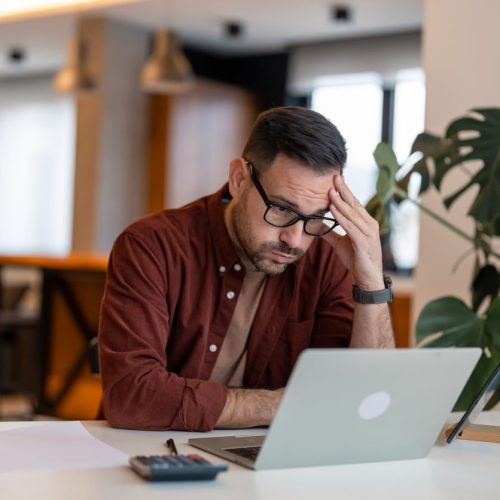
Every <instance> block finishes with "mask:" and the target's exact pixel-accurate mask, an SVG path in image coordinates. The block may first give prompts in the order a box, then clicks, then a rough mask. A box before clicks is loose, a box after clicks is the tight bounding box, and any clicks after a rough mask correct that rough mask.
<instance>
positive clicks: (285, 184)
mask: <svg viewBox="0 0 500 500" xmlns="http://www.w3.org/2000/svg"><path fill="white" fill-rule="evenodd" d="M254 167H256V168H258V165H256V166H254ZM333 174H334V172H333V171H332V172H331V173H328V174H326V175H319V174H317V173H316V172H314V171H313V170H312V169H311V168H309V167H307V166H303V165H302V164H300V163H298V162H296V161H295V160H292V159H290V158H288V157H287V156H285V155H282V154H279V155H278V156H276V158H275V160H274V162H273V163H272V164H271V166H270V167H269V168H268V169H267V170H265V171H264V172H263V173H261V174H259V175H258V177H259V180H260V183H261V184H262V187H263V188H264V190H265V192H266V194H267V196H268V198H269V199H270V201H271V202H276V203H279V204H281V205H287V206H289V207H291V208H294V209H296V210H299V211H300V212H302V213H303V214H305V215H324V214H325V213H326V212H327V211H328V205H329V202H328V190H329V189H330V188H331V187H332V179H333ZM230 190H231V194H232V196H233V200H232V201H231V203H230V205H229V207H228V209H229V210H228V213H227V219H226V222H227V224H228V228H229V232H230V234H231V237H232V239H233V241H234V243H235V244H236V245H237V246H238V247H239V248H240V249H241V250H242V251H243V253H244V254H246V256H247V257H248V258H249V260H250V261H251V262H252V263H253V265H254V266H255V267H256V269H257V270H259V271H261V272H265V273H268V274H280V273H282V272H283V271H284V270H285V269H286V267H287V266H288V265H289V264H291V263H292V262H295V261H296V260H298V259H299V258H300V257H301V256H302V255H304V253H305V252H306V251H307V249H308V248H309V246H310V245H311V243H312V240H313V238H315V237H316V236H310V235H308V234H306V233H305V232H304V222H303V221H300V220H299V221H298V222H296V223H295V224H293V225H292V226H288V227H275V226H272V225H270V224H268V223H267V222H266V221H265V220H264V218H263V216H264V213H265V211H266V205H265V203H264V201H263V199H262V197H261V195H260V194H259V192H258V191H257V189H256V187H255V185H254V183H253V182H252V180H251V177H250V170H249V167H248V166H247V165H246V164H245V162H244V161H243V160H242V159H237V160H233V162H232V164H231V178H230Z"/></svg>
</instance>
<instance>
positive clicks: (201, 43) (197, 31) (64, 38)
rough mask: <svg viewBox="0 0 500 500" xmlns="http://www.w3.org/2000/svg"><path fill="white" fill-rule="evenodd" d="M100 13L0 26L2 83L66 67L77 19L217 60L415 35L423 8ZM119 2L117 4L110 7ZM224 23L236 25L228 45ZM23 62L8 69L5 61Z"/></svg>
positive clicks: (123, 7)
mask: <svg viewBox="0 0 500 500" xmlns="http://www.w3.org/2000/svg"><path fill="white" fill-rule="evenodd" d="M123 1H124V2H125V3H123V4H119V5H111V6H109V5H108V6H103V7H100V8H97V7H95V6H94V7H92V8H87V9H86V8H79V9H78V12H75V10H76V9H73V10H68V9H66V10H65V11H63V12H62V13H56V14H55V13H54V12H52V13H51V12H48V13H43V12H38V13H37V14H36V15H35V14H32V15H26V16H23V17H22V18H20V19H15V20H13V19H12V18H10V19H9V18H8V19H6V20H5V19H2V18H0V75H11V74H16V73H20V72H21V73H23V72H41V71H49V70H53V69H55V68H57V67H59V66H60V65H61V64H62V62H63V61H64V57H65V46H66V44H67V42H68V40H69V39H70V37H71V36H72V33H73V29H74V23H75V19H76V17H77V16H79V15H89V14H99V15H103V16H106V17H109V18H113V19H117V20H121V21H122V22H126V23H130V24H134V25H137V26H141V27H143V28H144V29H148V30H154V29H158V28H162V27H167V28H173V29H175V30H176V31H177V32H178V33H179V34H180V36H181V38H182V40H183V42H184V43H186V44H189V45H191V46H194V47H197V48H203V49H205V50H209V51H212V52H216V53H221V54H248V53H253V54H255V53H262V52H271V51H279V50H284V49H286V48H287V47H290V46H293V45H301V44H306V43H313V42H315V41H325V40H335V39H345V38H354V37H361V36H368V35H376V34H387V33H395V32H403V31H413V30H416V29H419V28H421V25H422V3H423V0H343V1H341V2H336V1H335V0H177V1H175V0H142V1H134V0H123ZM114 2H115V3H116V2H120V0H114ZM334 5H337V6H347V7H348V8H349V9H350V11H351V20H350V21H335V20H334V19H333V16H332V10H333V6H334ZM228 22H236V23H240V24H241V27H242V30H241V35H240V36H239V37H229V36H228V35H227V33H226V31H225V28H224V27H225V24H226V23H228ZM13 48H21V49H23V50H24V51H25V53H26V54H27V57H26V58H25V60H24V61H23V62H22V63H13V62H12V61H11V60H10V58H9V54H10V53H11V51H12V49H13Z"/></svg>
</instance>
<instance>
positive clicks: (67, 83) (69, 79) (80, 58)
mask: <svg viewBox="0 0 500 500" xmlns="http://www.w3.org/2000/svg"><path fill="white" fill-rule="evenodd" d="M53 86H54V89H55V90H57V91H58V92H86V91H92V90H95V88H96V85H95V82H94V81H93V79H92V78H91V77H90V76H89V75H88V74H87V72H86V70H85V51H84V47H83V45H82V44H81V43H80V42H78V41H77V40H71V41H70V42H69V44H68V54H67V60H66V64H65V65H64V66H63V67H62V68H61V69H60V70H59V71H58V72H57V73H56V75H55V77H54V80H53Z"/></svg>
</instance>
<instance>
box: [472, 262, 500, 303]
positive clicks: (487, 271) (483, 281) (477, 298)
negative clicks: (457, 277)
mask: <svg viewBox="0 0 500 500" xmlns="http://www.w3.org/2000/svg"><path fill="white" fill-rule="evenodd" d="M499 289H500V273H499V272H498V271H497V270H496V267H495V266H492V265H491V264H488V265H486V266H483V267H482V268H481V269H479V271H478V272H477V274H476V277H475V278H474V281H473V282H472V308H473V309H474V310H475V311H477V310H478V308H479V306H480V305H481V303H482V302H483V300H484V299H485V298H486V297H496V296H497V295H498V290H499Z"/></svg>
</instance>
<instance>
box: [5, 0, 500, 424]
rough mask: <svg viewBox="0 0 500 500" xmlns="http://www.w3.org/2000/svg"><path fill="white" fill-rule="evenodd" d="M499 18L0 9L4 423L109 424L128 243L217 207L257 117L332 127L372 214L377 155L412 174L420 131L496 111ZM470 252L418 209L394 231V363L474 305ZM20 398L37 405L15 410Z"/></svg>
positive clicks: (451, 12) (212, 8) (450, 10)
mask: <svg viewBox="0 0 500 500" xmlns="http://www.w3.org/2000/svg"><path fill="white" fill-rule="evenodd" d="M498 19H500V3H499V2H496V1H495V0H477V1H476V2H470V1H468V0H440V1H439V2H432V1H431V0H378V1H377V2H373V1H370V0H346V1H342V2H335V1H334V0H308V1H300V0H274V1H267V2H265V1H263V0H252V1H249V0H211V1H210V2H203V1H199V0H198V1H196V0H182V1H181V0H143V1H137V0H102V1H98V0H81V1H79V0H73V1H63V0H47V1H43V0H4V1H2V2H0V279H1V288H0V289H1V292H2V293H1V294H0V393H1V394H3V397H2V399H1V400H0V406H1V407H2V409H1V412H3V413H4V414H5V413H6V412H7V413H9V414H12V412H14V413H16V412H17V413H19V412H21V413H23V414H26V413H28V414H30V415H31V412H32V411H37V412H42V413H44V414H48V415H55V416H59V417H63V418H93V417H94V416H95V412H96V409H97V406H98V402H99V400H100V385H99V379H98V367H97V366H96V358H95V349H94V347H95V346H94V342H95V336H96V332H97V321H98V311H99V302H100V298H101V296H102V289H103V284H104V279H105V269H106V262H107V254H108V252H109V250H110V249H111V246H112V243H113V241H114V239H115V238H116V236H117V235H118V234H119V232H120V231H121V230H122V229H123V228H124V227H125V226H127V225H128V224H129V223H131V222H132V221H133V220H135V219H137V218H139V217H141V216H143V215H145V214H147V213H150V212H152V211H155V210H160V209H162V208H165V207H177V206H180V205H182V204H184V203H187V202H189V201H191V200H193V199H195V198H198V197H200V196H204V195H206V194H208V193H211V192H213V191H215V190H217V189H218V188H219V187H220V186H221V185H222V184H223V183H224V182H225V180H226V176H227V171H228V165H229V161H230V159H231V158H233V157H235V156H239V155H240V154H241V150H242V146H243V144H244V142H245V138H246V136H247V134H248V131H249V129H250V127H251V124H252V122H253V120H254V119H255V117H256V116H257V114H258V113H259V112H260V111H263V110H265V109H267V108H269V107H272V106H282V105H289V104H293V105H299V106H307V107H310V108H312V109H315V110H317V111H319V112H320V113H322V114H324V115H325V116H327V117H328V118H329V119H330V120H331V121H332V122H333V123H335V125H337V127H338V128H339V129H340V131H341V132H342V134H343V135H344V137H345V138H346V141H347V146H348V162H347V167H346V170H345V176H346V180H347V182H348V184H349V185H350V187H351V189H352V190H353V191H354V193H355V194H356V195H357V196H358V198H359V199H360V201H361V202H363V203H365V202H367V201H368V200H369V199H370V197H371V196H372V195H373V194H374V189H375V181H376V176H377V168H376V165H375V162H374V160H373V157H372V153H373V150H374V149H375V146H376V145H377V143H378V142H380V141H382V140H383V141H385V142H389V143H390V144H392V145H393V147H394V149H395V152H396V154H397V157H398V160H399V162H400V163H404V162H405V161H406V160H407V158H408V156H409V154H410V148H411V144H412V142H413V140H414V138H415V136H416V135H417V134H418V133H419V132H421V131H423V130H424V129H427V130H429V131H430V132H434V133H438V134H442V133H443V132H444V128H445V126H446V124H447V123H448V122H449V121H450V120H451V119H452V118H454V117H456V116H458V115H460V114H463V113H464V112H466V111H467V110H468V109H470V108H472V107H479V106H494V105H499V104H500V97H499V95H500V94H499V93H498V88H500V85H499V84H500V69H499V68H500V65H499V64H498V62H499V60H498V58H499V56H498V51H497V47H498V46H500V31H499V30H498V26H497V23H496V22H495V20H498ZM447 182H448V183H449V186H447V187H446V189H449V190H452V189H453V188H454V187H455V186H454V184H453V182H454V181H453V179H449V180H448V179H447ZM417 192H418V185H416V186H415V193H417ZM425 196H426V203H427V204H428V205H429V206H432V207H433V209H435V210H436V211H437V212H441V213H443V214H445V216H446V217H449V218H450V219H451V220H454V221H455V223H459V224H464V226H467V224H469V223H470V221H467V217H466V215H465V209H464V207H465V206H467V200H464V202H463V203H462V204H460V203H457V204H456V206H454V209H453V211H451V212H445V211H444V209H443V207H442V203H441V202H440V199H439V197H438V196H437V195H436V193H433V192H429V193H426V195H425ZM461 245H462V243H461V242H457V241H456V240H455V239H454V238H453V236H452V235H449V234H444V232H443V230H442V229H441V228H438V227H437V226H436V223H434V222H433V221H432V220H430V219H428V218H426V217H425V216H423V217H419V213H418V211H417V210H416V209H415V208H414V207H413V206H412V205H411V204H408V205H406V204H402V205H401V206H400V207H399V208H398V209H394V212H393V213H391V229H390V233H389V236H388V239H387V244H385V245H384V249H385V253H386V255H385V264H386V267H387V270H388V271H390V272H391V273H392V274H393V276H394V277H395V281H396V301H395V302H394V304H393V315H394V322H395V328H396V334H397V341H398V346H402V347H403V346H411V345H414V335H413V328H414V327H413V323H414V318H415V317H416V315H417V314H418V312H419V310H420V309H421V308H422V305H423V304H424V303H426V302H428V301H429V300H430V299H432V298H434V297H437V296H439V295H443V294H444V293H446V292H449V291H450V289H451V290H453V291H454V293H455V294H456V295H461V294H462V295H466V294H467V293H468V291H467V283H468V282H469V281H470V279H469V278H470V272H469V271H468V270H467V266H465V267H461V268H460V273H455V274H451V273H450V272H449V267H450V266H449V263H450V262H454V261H455V260H456V259H458V258H459V256H460V255H461V254H462V253H463V251H464V247H462V246H461ZM464 269H465V271H464ZM13 394H15V395H19V394H21V395H24V396H25V399H27V401H28V402H27V403H26V404H25V405H24V406H23V405H22V404H21V406H14V410H12V406H9V407H8V408H7V406H6V404H7V403H6V401H7V399H6V398H7V396H6V395H9V396H12V395H13ZM16 397H17V396H16ZM10 399H12V398H10ZM16 401H17V400H16ZM23 404H24V403H23Z"/></svg>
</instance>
